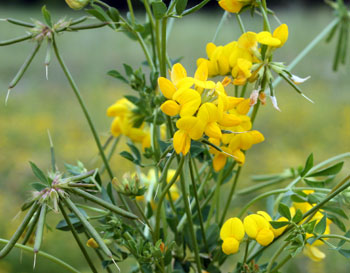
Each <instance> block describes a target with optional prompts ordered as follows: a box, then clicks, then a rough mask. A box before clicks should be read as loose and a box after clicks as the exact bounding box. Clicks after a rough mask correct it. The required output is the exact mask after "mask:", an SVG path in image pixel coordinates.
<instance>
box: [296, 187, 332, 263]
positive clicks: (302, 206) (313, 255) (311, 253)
mask: <svg viewBox="0 0 350 273" xmlns="http://www.w3.org/2000/svg"><path fill="white" fill-rule="evenodd" d="M303 192H304V193H306V194H311V193H313V192H314V191H313V190H308V191H303ZM313 206H314V205H312V204H310V203H308V202H301V203H296V202H294V203H293V206H292V207H291V208H290V213H291V215H292V216H294V215H295V212H296V210H297V209H299V210H300V211H301V212H302V213H303V214H305V213H306V212H307V211H309V210H310V209H312V207H313ZM322 218H323V213H322V212H321V211H318V212H317V213H316V214H315V215H314V216H313V217H312V219H311V220H310V221H314V220H316V224H317V223H318V222H320V221H321V219H322ZM326 223H327V225H326V230H325V232H324V234H330V224H331V223H332V221H331V220H329V219H327V222H326ZM313 236H314V235H313V234H310V233H306V239H308V238H310V237H313ZM323 244H324V242H322V241H321V240H316V241H315V242H313V244H312V245H309V244H307V245H306V246H305V248H304V254H305V255H306V256H308V257H309V258H310V259H311V260H313V261H315V262H319V261H321V260H323V259H324V258H325V257H326V254H325V253H323V252H322V251H321V250H319V249H318V248H317V247H318V246H321V245H323Z"/></svg>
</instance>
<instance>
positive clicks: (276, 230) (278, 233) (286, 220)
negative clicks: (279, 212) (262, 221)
mask: <svg viewBox="0 0 350 273" xmlns="http://www.w3.org/2000/svg"><path fill="white" fill-rule="evenodd" d="M277 222H288V219H287V218H286V217H280V218H278V219H277ZM287 227H288V225H285V226H284V227H281V228H276V229H275V228H272V232H273V234H274V235H275V238H276V237H278V236H280V235H281V234H282V233H283V232H284V231H285V230H286V228H287Z"/></svg>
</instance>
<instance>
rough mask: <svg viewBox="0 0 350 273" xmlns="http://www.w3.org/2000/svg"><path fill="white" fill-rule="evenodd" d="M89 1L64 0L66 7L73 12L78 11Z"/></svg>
mask: <svg viewBox="0 0 350 273" xmlns="http://www.w3.org/2000/svg"><path fill="white" fill-rule="evenodd" d="M89 2H90V1H89V0H66V3H67V5H68V6H69V7H70V8H71V9H74V10H80V9H82V8H84V7H85V6H87V4H89Z"/></svg>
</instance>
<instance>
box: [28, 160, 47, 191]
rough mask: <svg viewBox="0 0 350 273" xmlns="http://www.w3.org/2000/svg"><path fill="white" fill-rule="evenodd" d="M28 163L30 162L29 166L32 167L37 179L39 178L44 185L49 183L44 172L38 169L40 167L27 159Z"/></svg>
mask: <svg viewBox="0 0 350 273" xmlns="http://www.w3.org/2000/svg"><path fill="white" fill-rule="evenodd" d="M29 164H30V166H31V167H32V171H33V173H34V175H35V176H36V177H37V178H39V180H40V181H41V182H43V183H44V184H46V185H49V182H48V180H47V178H46V176H45V174H44V173H43V172H42V170H40V169H39V168H38V166H37V165H35V164H34V163H33V162H31V161H29Z"/></svg>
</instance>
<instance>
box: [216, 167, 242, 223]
mask: <svg viewBox="0 0 350 273" xmlns="http://www.w3.org/2000/svg"><path fill="white" fill-rule="evenodd" d="M241 170H242V167H241V166H239V167H238V168H237V171H236V173H235V178H234V180H233V183H232V186H231V189H230V192H229V194H228V197H227V201H226V205H225V208H224V211H223V213H222V216H221V220H220V224H219V226H220V227H221V226H222V224H223V223H224V221H225V217H226V213H227V211H228V208H229V207H230V205H231V201H232V197H233V195H234V193H235V190H236V185H237V181H238V179H239V176H240V174H241Z"/></svg>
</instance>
